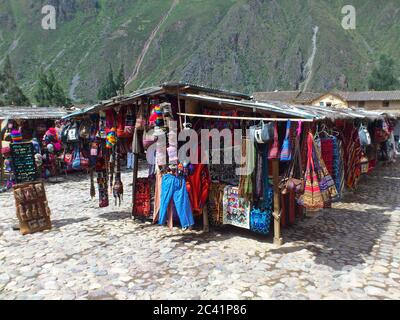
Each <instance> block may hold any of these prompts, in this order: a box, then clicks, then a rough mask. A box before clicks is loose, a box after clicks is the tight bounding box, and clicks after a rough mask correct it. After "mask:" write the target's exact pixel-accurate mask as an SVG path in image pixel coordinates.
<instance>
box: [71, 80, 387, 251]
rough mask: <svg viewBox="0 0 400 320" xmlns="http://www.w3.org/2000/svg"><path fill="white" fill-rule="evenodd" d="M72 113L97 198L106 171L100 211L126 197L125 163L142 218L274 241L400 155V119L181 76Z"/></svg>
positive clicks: (76, 155) (78, 152)
mask: <svg viewBox="0 0 400 320" xmlns="http://www.w3.org/2000/svg"><path fill="white" fill-rule="evenodd" d="M64 120H65V121H67V122H68V123H67V125H66V126H65V127H64V128H63V132H64V134H63V136H66V137H68V138H67V140H68V139H69V137H73V139H72V140H73V141H72V142H73V143H74V146H73V149H71V156H69V157H68V159H69V161H72V163H74V162H76V163H77V166H79V165H82V163H87V164H88V167H89V168H90V172H91V190H90V191H91V194H92V196H94V195H95V179H94V174H95V173H97V190H98V197H99V206H100V207H107V206H109V205H110V202H109V195H110V194H113V196H114V198H115V202H116V203H119V202H120V201H121V200H122V195H123V193H124V192H126V188H124V186H123V185H122V181H121V166H122V163H123V159H125V158H127V162H128V163H127V164H128V167H130V166H131V167H132V170H133V172H134V174H133V189H132V191H131V192H132V198H133V200H132V217H133V218H141V219H148V220H151V221H153V222H154V223H158V224H161V225H163V224H167V225H168V226H169V227H172V226H173V225H174V223H178V224H179V225H180V226H181V227H182V228H183V229H188V228H192V227H193V226H194V225H196V224H200V225H201V224H203V228H204V229H205V230H207V229H208V226H209V224H210V225H211V226H215V227H220V226H225V225H231V226H235V227H239V228H244V229H247V230H250V231H251V232H256V233H260V234H263V235H268V234H269V233H270V231H272V230H273V232H274V243H275V244H277V245H280V244H282V236H281V227H289V226H292V225H294V224H295V222H296V221H297V220H299V219H302V218H304V217H305V216H310V215H313V214H315V212H317V211H319V210H321V209H323V208H326V207H330V206H331V205H332V203H333V202H335V201H338V200H339V199H340V198H341V197H342V195H343V193H344V191H345V190H346V189H354V188H356V187H357V184H358V182H359V180H360V177H361V176H362V175H363V174H367V173H368V172H370V171H371V170H372V169H373V168H375V167H376V164H377V161H379V160H386V161H387V160H390V158H392V157H393V156H394V153H393V152H392V146H393V143H392V140H393V128H394V123H393V121H391V120H389V119H388V117H387V116H385V115H382V114H380V113H373V112H367V111H361V110H353V109H337V110H336V109H333V108H331V109H326V108H322V107H312V106H296V105H286V104H283V103H279V102H257V101H254V100H252V98H251V97H249V96H247V95H244V94H240V93H235V92H227V91H223V90H217V89H211V88H205V87H200V86H193V85H190V84H181V83H167V84H164V85H161V86H159V87H152V88H147V89H143V90H139V91H136V92H134V93H131V94H129V95H124V96H119V97H115V98H114V99H111V100H109V101H105V102H102V103H100V104H97V105H94V106H91V107H89V108H86V109H83V110H80V111H77V112H75V113H73V114H71V115H68V116H66V117H64ZM215 129H217V130H215ZM82 132H84V133H86V134H82ZM70 140H71V139H70ZM204 145H208V146H210V147H209V148H203V147H204ZM83 150H86V151H85V152H83ZM182 150H183V151H182ZM226 154H228V157H226ZM229 155H230V159H229ZM237 155H239V157H236V156H237ZM140 158H142V159H144V158H146V159H147V161H148V176H147V177H146V178H139V177H138V176H137V172H138V163H139V159H140ZM233 158H235V159H233ZM221 159H223V161H221ZM237 159H239V160H237ZM214 160H215V161H214ZM217 160H218V161H217ZM129 164H130V166H129Z"/></svg>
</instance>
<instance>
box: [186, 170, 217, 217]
mask: <svg viewBox="0 0 400 320" xmlns="http://www.w3.org/2000/svg"><path fill="white" fill-rule="evenodd" d="M210 184H211V178H210V173H209V172H208V167H207V165H204V164H197V165H194V172H193V174H191V175H188V177H187V179H186V188H187V191H188V193H189V199H190V204H191V206H192V211H193V214H194V215H196V216H197V215H201V214H202V212H203V207H204V205H205V204H206V202H207V199H208V194H209V191H210Z"/></svg>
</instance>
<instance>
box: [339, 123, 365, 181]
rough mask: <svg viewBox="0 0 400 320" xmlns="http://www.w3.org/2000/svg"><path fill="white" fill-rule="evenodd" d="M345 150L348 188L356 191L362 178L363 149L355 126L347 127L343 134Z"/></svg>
mask: <svg viewBox="0 0 400 320" xmlns="http://www.w3.org/2000/svg"><path fill="white" fill-rule="evenodd" d="M343 142H344V149H345V178H346V186H347V187H348V188H349V189H354V188H355V187H356V186H357V183H358V180H359V179H360V176H361V165H360V162H361V158H362V149H361V144H360V138H359V135H358V130H357V128H355V127H354V126H353V125H351V126H347V127H346V128H345V132H344V134H343Z"/></svg>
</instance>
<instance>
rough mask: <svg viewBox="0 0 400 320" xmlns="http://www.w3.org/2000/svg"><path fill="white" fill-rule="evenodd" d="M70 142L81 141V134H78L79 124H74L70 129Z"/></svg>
mask: <svg viewBox="0 0 400 320" xmlns="http://www.w3.org/2000/svg"><path fill="white" fill-rule="evenodd" d="M67 140H68V142H70V143H71V142H78V141H79V132H78V123H77V122H74V123H73V124H72V125H71V126H70V127H69V128H68V138H67Z"/></svg>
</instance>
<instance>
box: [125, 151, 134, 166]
mask: <svg viewBox="0 0 400 320" xmlns="http://www.w3.org/2000/svg"><path fill="white" fill-rule="evenodd" d="M126 160H127V163H126V168H127V169H133V153H132V152H128V154H127V157H126Z"/></svg>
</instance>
